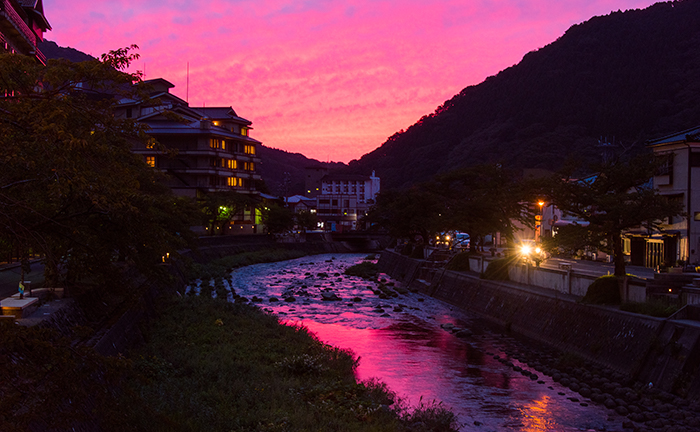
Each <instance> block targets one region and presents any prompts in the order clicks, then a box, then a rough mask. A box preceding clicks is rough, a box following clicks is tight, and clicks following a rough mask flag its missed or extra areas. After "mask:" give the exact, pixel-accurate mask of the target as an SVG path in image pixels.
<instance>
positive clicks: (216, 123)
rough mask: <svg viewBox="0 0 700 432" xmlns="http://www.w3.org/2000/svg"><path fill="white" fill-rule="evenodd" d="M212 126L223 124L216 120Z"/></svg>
mask: <svg viewBox="0 0 700 432" xmlns="http://www.w3.org/2000/svg"><path fill="white" fill-rule="evenodd" d="M211 124H213V125H214V126H219V125H220V124H221V122H218V121H216V120H214V121H213V122H211Z"/></svg>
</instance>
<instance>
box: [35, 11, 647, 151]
mask: <svg viewBox="0 0 700 432" xmlns="http://www.w3.org/2000/svg"><path fill="white" fill-rule="evenodd" d="M43 3H44V10H45V14H46V17H47V18H48V20H49V22H50V23H51V26H52V27H53V31H51V32H49V33H48V34H47V39H49V40H52V41H54V42H56V43H58V44H59V45H60V46H70V47H73V48H76V49H78V50H81V51H83V52H86V53H88V54H92V55H93V56H99V55H100V54H102V53H104V52H107V51H109V50H113V49H117V48H121V47H125V46H128V45H131V44H137V45H138V46H139V47H140V50H139V53H140V55H141V58H140V59H139V60H138V61H137V62H136V63H135V64H134V68H133V69H134V70H141V71H144V70H145V73H146V79H151V78H165V79H166V80H168V81H170V82H172V83H173V84H175V86H176V87H175V88H174V89H172V92H173V93H174V94H175V95H177V96H179V97H181V98H183V99H188V100H189V103H190V105H192V106H202V105H206V106H232V107H233V108H234V109H235V110H236V112H237V113H238V115H240V116H242V117H245V118H247V119H249V120H251V121H252V122H253V128H254V130H253V131H252V133H251V136H252V137H254V138H256V139H258V140H260V141H262V142H263V143H264V144H265V145H267V146H269V147H274V148H278V149H283V150H287V151H290V152H298V153H302V154H304V155H305V156H307V157H310V158H314V159H319V160H322V161H340V162H348V161H350V160H352V159H358V158H360V157H361V156H362V155H364V154H365V153H368V152H370V151H372V150H374V149H375V148H377V147H379V146H380V145H381V144H382V143H383V142H384V141H385V140H386V138H387V137H389V136H390V135H392V134H394V133H395V132H397V131H399V130H401V129H405V128H407V127H408V126H410V125H411V124H413V123H415V122H416V121H417V120H418V119H419V118H420V117H421V116H423V115H425V114H429V113H431V112H433V111H434V110H435V108H436V107H437V106H439V105H440V104H442V103H443V102H444V101H445V100H447V99H449V98H451V97H452V96H453V95H455V94H456V93H458V92H460V91H461V90H462V89H463V88H464V87H467V86H469V85H474V84H478V83H480V82H481V81H483V80H484V79H485V78H486V77H488V76H491V75H495V74H497V73H498V72H499V71H501V70H503V69H505V68H507V67H509V66H512V65H514V64H516V63H518V62H519V61H520V60H521V59H522V57H523V55H525V54H526V53H527V52H529V51H532V50H536V49H538V48H541V47H543V46H545V45H547V44H549V43H551V42H552V41H554V40H555V39H557V38H558V37H559V36H561V35H562V34H563V33H564V32H565V31H566V29H568V28H569V27H570V26H571V25H573V24H576V23H580V22H583V21H586V20H588V19H589V18H591V17H593V16H595V15H606V14H609V13H610V12H611V11H617V10H627V9H636V8H645V7H647V6H650V5H651V4H653V3H654V1H651V0H567V1H561V0H459V1H452V0H420V1H417V0H400V1H398V0H397V1H381V0H373V1H369V0H358V1H347V0H303V1H301V0H300V1H294V0H208V1H202V0H162V1H144V0H109V1H106V0H90V1H88V0H62V1H61V0H44V2H43ZM188 62H189V68H190V76H189V91H188V90H187V63H188Z"/></svg>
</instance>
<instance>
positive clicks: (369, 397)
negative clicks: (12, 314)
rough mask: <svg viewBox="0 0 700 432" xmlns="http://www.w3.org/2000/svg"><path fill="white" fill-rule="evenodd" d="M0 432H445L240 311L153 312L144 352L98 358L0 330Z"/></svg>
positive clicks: (300, 336)
mask: <svg viewBox="0 0 700 432" xmlns="http://www.w3.org/2000/svg"><path fill="white" fill-rule="evenodd" d="M0 330H1V331H0V359H2V361H3V364H5V365H8V366H9V365H12V366H11V367H8V368H5V369H4V370H3V371H2V373H1V374H0V375H1V376H0V378H1V379H0V394H2V397H1V398H0V429H1V430H8V431H13V430H18V431H19V430H31V429H32V428H36V427H38V428H39V429H41V428H42V427H47V426H52V427H54V426H56V427H57V429H56V430H71V428H73V427H75V428H76V430H78V429H80V428H82V429H85V428H87V429H86V430H88V429H89V430H93V429H103V430H114V431H117V430H119V431H122V430H143V431H146V430H148V431H199V430H201V431H261V432H262V431H349V432H352V431H450V430H453V428H452V427H453V426H454V420H455V419H454V416H453V415H452V413H451V412H449V411H447V410H445V409H443V408H442V407H441V406H439V405H428V406H423V407H421V409H419V410H416V411H415V412H409V411H407V410H405V409H404V407H402V406H401V404H400V403H398V404H392V402H394V396H393V395H392V394H390V393H389V392H388V391H387V390H386V388H385V387H384V386H383V385H382V384H379V383H376V382H370V383H357V382H356V380H355V378H354V373H353V372H354V368H355V365H356V358H354V357H353V355H352V353H349V352H346V351H343V350H339V349H336V348H333V347H330V346H328V345H324V344H322V343H320V342H319V341H318V340H316V339H315V338H314V337H312V335H310V334H309V333H308V331H307V330H306V329H305V328H303V327H290V326H285V325H282V324H280V323H279V322H278V319H277V317H275V316H273V315H270V314H267V313H265V312H263V311H262V310H260V309H258V308H256V307H254V306H249V305H247V304H240V303H237V304H233V303H227V302H225V301H222V300H216V299H211V298H203V297H185V298H182V297H177V298H172V299H169V300H163V301H162V302H161V308H160V310H159V317H158V318H157V319H156V320H154V321H152V322H150V323H149V324H148V328H147V329H144V334H145V337H146V343H145V344H144V345H143V346H141V347H139V348H138V349H137V350H136V351H134V352H132V353H130V355H128V356H126V357H119V358H104V357H101V356H98V355H96V354H95V353H94V352H92V351H91V350H90V349H88V348H75V347H73V346H72V345H71V343H70V341H69V340H67V339H63V338H61V337H59V336H57V335H56V333H54V332H51V331H47V330H37V329H26V328H20V327H18V326H15V325H5V326H2V327H1V328H0Z"/></svg>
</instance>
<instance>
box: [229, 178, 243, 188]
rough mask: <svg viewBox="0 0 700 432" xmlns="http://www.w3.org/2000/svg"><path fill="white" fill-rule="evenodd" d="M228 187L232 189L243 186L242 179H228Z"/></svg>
mask: <svg viewBox="0 0 700 432" xmlns="http://www.w3.org/2000/svg"><path fill="white" fill-rule="evenodd" d="M228 185H229V186H232V187H241V186H243V179H240V178H238V177H229V178H228Z"/></svg>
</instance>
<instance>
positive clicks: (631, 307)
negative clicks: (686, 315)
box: [620, 302, 678, 318]
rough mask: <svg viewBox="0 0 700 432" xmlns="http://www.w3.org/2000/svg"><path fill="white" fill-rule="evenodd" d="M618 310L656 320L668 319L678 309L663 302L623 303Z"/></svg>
mask: <svg viewBox="0 0 700 432" xmlns="http://www.w3.org/2000/svg"><path fill="white" fill-rule="evenodd" d="M620 310H623V311H626V312H632V313H638V314H642V315H649V316H653V317H658V318H668V317H670V316H671V315H673V314H674V313H676V312H677V311H678V307H677V306H674V305H668V304H666V303H663V302H644V303H634V302H630V303H623V304H622V305H621V306H620Z"/></svg>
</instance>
